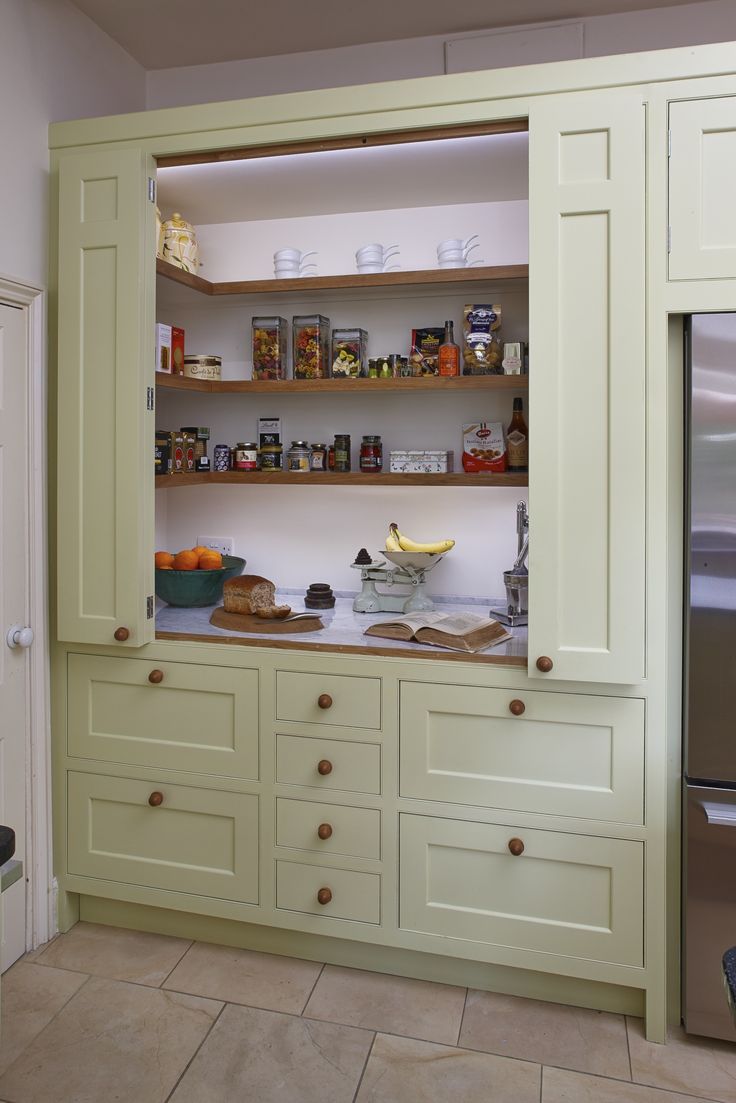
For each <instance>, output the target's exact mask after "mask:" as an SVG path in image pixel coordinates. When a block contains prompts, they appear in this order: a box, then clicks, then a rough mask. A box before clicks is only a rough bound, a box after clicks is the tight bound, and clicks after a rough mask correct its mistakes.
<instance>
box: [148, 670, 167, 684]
mask: <svg viewBox="0 0 736 1103" xmlns="http://www.w3.org/2000/svg"><path fill="white" fill-rule="evenodd" d="M148 680H149V682H151V684H152V685H154V686H157V685H159V683H160V682H163V680H164V672H163V670H152V671H151V673H150V674H149V675H148Z"/></svg>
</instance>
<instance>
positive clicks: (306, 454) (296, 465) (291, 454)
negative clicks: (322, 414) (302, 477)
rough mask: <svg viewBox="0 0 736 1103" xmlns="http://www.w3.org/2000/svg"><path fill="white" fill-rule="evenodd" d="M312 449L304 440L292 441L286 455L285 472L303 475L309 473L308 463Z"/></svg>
mask: <svg viewBox="0 0 736 1103" xmlns="http://www.w3.org/2000/svg"><path fill="white" fill-rule="evenodd" d="M311 455H312V449H311V448H310V447H309V444H308V442H307V441H306V440H293V441H292V442H291V448H290V449H289V451H288V452H287V453H286V470H287V471H292V472H298V473H300V474H301V473H303V472H305V471H309V461H310V458H311Z"/></svg>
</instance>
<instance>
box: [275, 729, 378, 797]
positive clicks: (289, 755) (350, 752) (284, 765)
mask: <svg viewBox="0 0 736 1103" xmlns="http://www.w3.org/2000/svg"><path fill="white" fill-rule="evenodd" d="M276 780H277V781H282V782H284V783H286V784H287V785H310V786H314V787H315V788H317V789H336V790H344V791H345V792H348V793H380V792H381V748H380V746H378V745H377V744H375V743H353V742H348V740H345V739H311V738H309V737H308V736H301V735H277V736H276Z"/></svg>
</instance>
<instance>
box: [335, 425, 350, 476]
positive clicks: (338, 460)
mask: <svg viewBox="0 0 736 1103" xmlns="http://www.w3.org/2000/svg"><path fill="white" fill-rule="evenodd" d="M334 469H335V471H349V470H350V434H349V433H337V434H336V435H335V468H334Z"/></svg>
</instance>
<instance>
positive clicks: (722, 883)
mask: <svg viewBox="0 0 736 1103" xmlns="http://www.w3.org/2000/svg"><path fill="white" fill-rule="evenodd" d="M685 338H686V350H687V356H686V361H687V375H686V378H687V401H686V428H687V446H688V447H687V465H686V467H687V471H686V474H687V477H686V510H685V528H686V557H685V562H686V579H685V652H684V654H685V663H684V729H685V733H684V734H685V740H684V774H685V791H684V831H685V843H684V854H683V857H684V871H683V872H684V880H683V913H684V914H683V918H684V965H683V981H684V1005H683V1009H684V1020H685V1028H686V1030H687V1031H689V1032H690V1033H693V1034H705V1035H708V1036H710V1037H713V1038H727V1039H728V1040H729V1041H736V1029H735V1028H734V1025H733V1021H732V1019H731V1015H730V1011H729V1007H728V1002H727V999H726V993H725V990H724V985H723V980H722V971H721V958H722V956H723V954H724V952H725V951H726V950H727V949H729V948H730V947H732V946H736V314H695V315H693V316H692V317H691V318H689V319H688V320H687V322H686V326H685Z"/></svg>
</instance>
